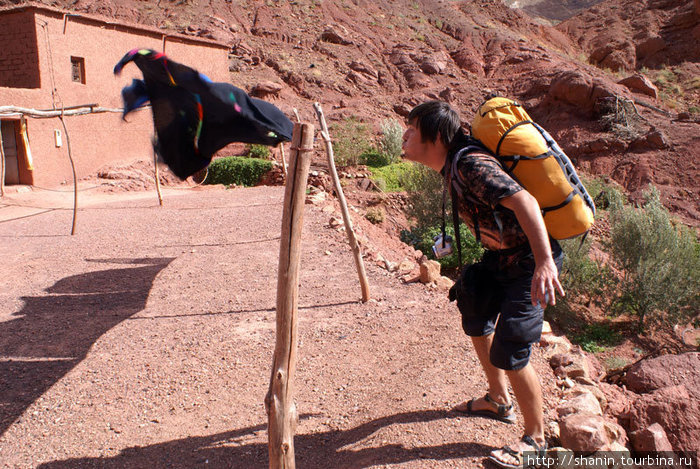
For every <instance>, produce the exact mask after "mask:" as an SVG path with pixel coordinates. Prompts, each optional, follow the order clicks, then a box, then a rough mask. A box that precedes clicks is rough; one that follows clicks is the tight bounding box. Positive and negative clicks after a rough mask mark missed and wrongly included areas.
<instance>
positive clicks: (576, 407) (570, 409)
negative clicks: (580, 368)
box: [557, 392, 603, 419]
mask: <svg viewBox="0 0 700 469" xmlns="http://www.w3.org/2000/svg"><path fill="white" fill-rule="evenodd" d="M579 413H583V414H591V415H603V409H601V407H600V403H599V402H598V399H597V398H596V397H595V396H594V395H593V394H592V393H590V392H584V393H581V394H579V395H577V396H574V397H572V398H571V399H568V400H566V401H563V402H562V403H561V404H559V405H558V406H557V415H558V416H559V418H560V419H561V418H564V417H566V416H567V415H571V414H579Z"/></svg>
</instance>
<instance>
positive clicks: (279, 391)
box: [265, 123, 314, 469]
mask: <svg viewBox="0 0 700 469" xmlns="http://www.w3.org/2000/svg"><path fill="white" fill-rule="evenodd" d="M313 138H314V126H313V125H311V124H299V123H297V124H294V133H293V135H292V149H291V155H290V164H289V173H288V177H287V182H286V185H285V191H284V209H283V213H282V233H281V236H280V256H279V267H278V271H277V329H276V341H275V354H274V357H273V362H272V376H271V377H270V388H269V390H268V392H267V396H265V408H266V409H267V415H268V453H269V457H270V469H294V467H295V460H294V432H295V431H296V426H297V420H298V414H297V409H296V404H295V403H294V375H295V372H296V362H297V299H298V294H299V260H300V258H301V232H302V226H303V215H304V202H305V199H306V183H307V180H308V175H309V167H310V165H311V151H312V150H313Z"/></svg>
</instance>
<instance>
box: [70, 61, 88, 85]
mask: <svg viewBox="0 0 700 469" xmlns="http://www.w3.org/2000/svg"><path fill="white" fill-rule="evenodd" d="M70 65H71V79H72V80H73V81H74V82H76V83H82V84H83V85H84V84H85V59H84V58H82V57H71V58H70Z"/></svg>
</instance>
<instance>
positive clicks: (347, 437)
mask: <svg viewBox="0 0 700 469" xmlns="http://www.w3.org/2000/svg"><path fill="white" fill-rule="evenodd" d="M455 416H456V415H455V414H454V413H452V412H447V411H442V410H423V411H414V412H404V413H400V414H395V415H389V416H386V417H381V418H378V419H375V420H371V421H369V422H366V423H363V424H361V425H359V426H357V427H355V428H351V429H347V430H331V431H327V432H320V433H310V434H303V435H297V436H295V437H294V448H295V454H296V464H297V467H300V468H304V469H328V468H333V469H361V468H366V467H371V466H378V465H384V464H400V463H402V462H407V461H413V460H437V461H443V460H450V459H462V458H470V457H480V456H484V455H486V454H488V452H489V451H490V450H492V449H493V448H492V447H490V446H485V445H482V444H479V443H474V442H464V443H446V444H441V445H435V446H418V447H406V446H404V445H402V444H400V443H391V444H387V443H386V442H385V441H382V444H380V445H376V446H372V445H371V444H369V445H368V444H364V445H363V444H361V442H362V440H364V439H365V438H368V437H370V436H371V435H372V434H373V433H375V432H377V431H379V430H381V429H382V428H384V427H388V426H391V425H400V424H407V423H416V422H428V421H432V420H438V419H444V418H452V417H455ZM309 417H310V416H309V415H308V414H305V415H302V416H301V417H300V419H304V418H309ZM266 428H267V425H266V424H259V425H255V426H251V427H245V428H241V429H237V430H231V431H228V432H223V433H218V434H214V435H208V436H200V437H190V438H183V439H180V440H172V441H167V442H163V443H159V444H155V445H150V446H144V447H141V446H134V447H130V448H126V449H124V450H122V452H121V453H120V454H118V455H117V456H114V457H106V458H101V457H97V458H73V459H66V460H63V461H53V462H49V463H45V464H42V465H40V466H39V469H75V468H79V467H99V468H102V469H123V468H141V467H152V468H166V467H167V468H183V469H185V468H188V469H189V468H193V467H210V468H217V469H218V468H229V469H255V468H266V467H268V449H267V444H266V443H247V441H249V440H250V438H252V437H253V436H254V435H255V434H257V433H259V432H260V431H264V430H265V429H266ZM358 443H359V444H358ZM353 446H362V447H358V448H353ZM426 467H427V466H426Z"/></svg>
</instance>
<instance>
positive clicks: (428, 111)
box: [408, 101, 460, 148]
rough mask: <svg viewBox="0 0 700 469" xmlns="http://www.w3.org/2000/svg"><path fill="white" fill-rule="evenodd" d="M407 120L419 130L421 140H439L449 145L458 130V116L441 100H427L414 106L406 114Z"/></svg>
mask: <svg viewBox="0 0 700 469" xmlns="http://www.w3.org/2000/svg"><path fill="white" fill-rule="evenodd" d="M408 122H409V123H410V124H413V125H415V126H416V128H418V130H420V134H421V137H423V141H424V142H425V141H426V140H429V141H431V142H435V141H436V140H437V138H438V133H440V140H442V143H444V144H445V146H446V147H448V148H449V147H450V143H451V142H452V139H453V137H454V136H455V134H456V133H457V132H458V131H459V130H460V120H459V116H458V115H457V113H456V112H455V110H454V109H452V108H451V107H450V105H449V104H447V103H446V102H443V101H428V102H426V103H423V104H419V105H418V106H416V107H414V108H413V110H411V112H410V113H409V114H408Z"/></svg>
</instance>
